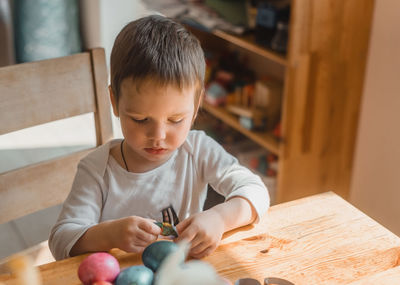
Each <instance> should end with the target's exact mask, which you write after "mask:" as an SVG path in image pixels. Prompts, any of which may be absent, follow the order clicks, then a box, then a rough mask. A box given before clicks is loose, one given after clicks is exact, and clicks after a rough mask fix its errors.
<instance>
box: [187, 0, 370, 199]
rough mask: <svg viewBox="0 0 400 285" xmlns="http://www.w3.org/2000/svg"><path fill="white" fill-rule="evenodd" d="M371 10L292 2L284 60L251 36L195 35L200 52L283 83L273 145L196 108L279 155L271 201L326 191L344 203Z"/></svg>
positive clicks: (360, 4)
mask: <svg viewBox="0 0 400 285" xmlns="http://www.w3.org/2000/svg"><path fill="white" fill-rule="evenodd" d="M373 7H374V1H373V0H352V1H348V0H292V2H291V16H290V27H289V44H288V54H287V56H282V55H279V54H277V53H274V52H272V51H269V50H268V49H266V48H264V47H262V46H259V45H257V44H255V43H254V40H253V39H252V38H251V36H246V37H237V36H232V35H230V34H227V33H225V32H221V31H215V32H213V33H206V32H200V31H194V33H195V34H196V36H197V37H198V38H199V39H200V41H201V42H202V45H203V46H204V48H206V49H214V50H220V51H224V50H226V49H234V50H237V51H239V52H240V53H241V54H243V55H245V56H246V57H247V58H248V61H247V63H248V65H249V66H251V68H252V69H253V70H254V72H255V73H256V74H257V75H258V76H263V75H270V76H273V77H275V78H277V79H279V80H281V81H282V82H283V84H284V91H283V100H282V112H281V127H282V140H280V141H278V140H277V139H276V138H275V137H274V136H273V135H272V134H271V133H270V132H254V131H250V130H247V129H245V128H243V127H242V126H241V125H240V124H239V122H238V119H237V118H236V117H235V116H234V115H232V114H230V113H229V112H227V111H226V110H225V109H224V108H223V107H214V106H210V105H208V104H206V103H205V104H204V105H203V108H204V109H205V110H206V111H207V112H208V113H210V114H211V115H213V116H215V117H217V118H219V119H221V120H222V121H223V122H225V123H226V124H228V125H230V126H232V127H233V128H235V129H236V130H238V131H240V132H241V133H243V134H244V135H246V136H247V137H249V138H250V139H252V140H253V141H255V142H257V143H258V144H259V145H261V146H263V147H265V148H266V149H268V150H269V151H271V152H272V153H275V154H277V155H278V156H279V171H278V181H277V182H278V183H277V190H276V191H277V192H276V201H275V203H281V202H284V201H288V200H293V199H297V198H300V197H304V196H308V195H312V194H316V193H320V192H325V191H329V190H330V191H334V192H336V193H337V194H339V195H341V196H342V197H344V198H346V199H347V198H348V194H349V187H350V179H351V172H352V162H353V153H354V145H355V139H356V135H357V124H358V116H359V106H360V102H361V95H362V91H363V79H364V72H365V64H366V58H367V54H368V42H369V35H370V28H371V19H372V13H373Z"/></svg>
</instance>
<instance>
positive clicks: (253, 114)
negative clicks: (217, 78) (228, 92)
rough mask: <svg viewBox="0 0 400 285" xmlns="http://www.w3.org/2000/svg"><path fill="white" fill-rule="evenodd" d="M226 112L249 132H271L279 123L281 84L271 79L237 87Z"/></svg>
mask: <svg viewBox="0 0 400 285" xmlns="http://www.w3.org/2000/svg"><path fill="white" fill-rule="evenodd" d="M228 102H229V103H230V104H228V105H227V106H226V108H227V110H228V111H230V112H231V113H233V114H235V115H237V116H239V122H240V124H241V125H242V126H243V127H245V128H246V129H249V130H271V129H273V128H274V127H275V126H276V124H277V123H278V122H279V118H280V114H281V104H282V83H281V82H279V81H276V80H272V79H263V80H257V81H256V82H255V84H249V85H246V86H244V87H242V88H240V87H237V88H236V90H235V93H234V97H233V99H232V100H228Z"/></svg>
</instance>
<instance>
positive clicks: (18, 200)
mask: <svg viewBox="0 0 400 285" xmlns="http://www.w3.org/2000/svg"><path fill="white" fill-rule="evenodd" d="M107 79H108V78H107V67H106V63H105V54H104V50H103V49H102V48H96V49H92V50H90V51H88V52H83V53H79V54H74V55H70V56H66V57H60V58H54V59H49V60H42V61H36V62H30V63H23V64H17V65H12V66H7V67H3V68H0V135H3V134H6V133H9V132H13V131H16V130H20V129H24V128H27V127H31V126H35V125H39V124H43V123H48V122H51V121H55V120H59V119H64V118H68V117H73V116H76V115H81V114H85V113H91V112H93V113H94V118H95V119H94V121H95V129H96V144H97V146H99V145H101V144H103V143H105V142H107V141H108V140H110V139H111V138H112V123H111V113H110V107H109V100H108V95H107V92H108V91H107ZM91 150H92V149H87V150H84V151H79V152H75V153H72V154H68V155H65V156H62V157H59V158H55V159H51V160H48V161H44V162H40V163H36V164H32V165H28V166H25V167H22V168H19V169H16V170H12V171H8V172H4V173H1V174H0V224H1V223H5V222H7V221H10V220H13V219H16V218H19V217H22V216H24V215H27V214H30V213H33V212H36V211H38V210H42V209H45V208H48V207H51V206H54V205H57V204H59V203H61V202H63V201H64V200H65V198H66V196H67V195H68V193H69V191H70V189H71V185H72V181H73V178H74V175H75V172H76V166H77V164H78V162H79V160H80V159H81V158H82V157H83V156H84V155H86V154H87V153H88V152H89V151H91Z"/></svg>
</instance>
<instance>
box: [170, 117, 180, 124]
mask: <svg viewBox="0 0 400 285" xmlns="http://www.w3.org/2000/svg"><path fill="white" fill-rule="evenodd" d="M169 121H170V122H171V123H173V124H179V123H180V122H182V121H183V118H181V119H170V120H169Z"/></svg>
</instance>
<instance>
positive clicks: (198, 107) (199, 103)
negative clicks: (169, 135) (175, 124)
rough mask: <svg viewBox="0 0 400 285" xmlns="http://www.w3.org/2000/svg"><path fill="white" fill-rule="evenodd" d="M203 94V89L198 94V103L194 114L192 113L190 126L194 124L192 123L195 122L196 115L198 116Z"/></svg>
mask: <svg viewBox="0 0 400 285" xmlns="http://www.w3.org/2000/svg"><path fill="white" fill-rule="evenodd" d="M204 92H205V91H204V89H203V90H202V91H201V93H200V96H199V102H197V108H196V110H195V112H194V115H193V119H192V125H193V124H194V121H195V120H196V117H197V114H198V112H199V109H200V105H201V103H202V102H203V96H204Z"/></svg>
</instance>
